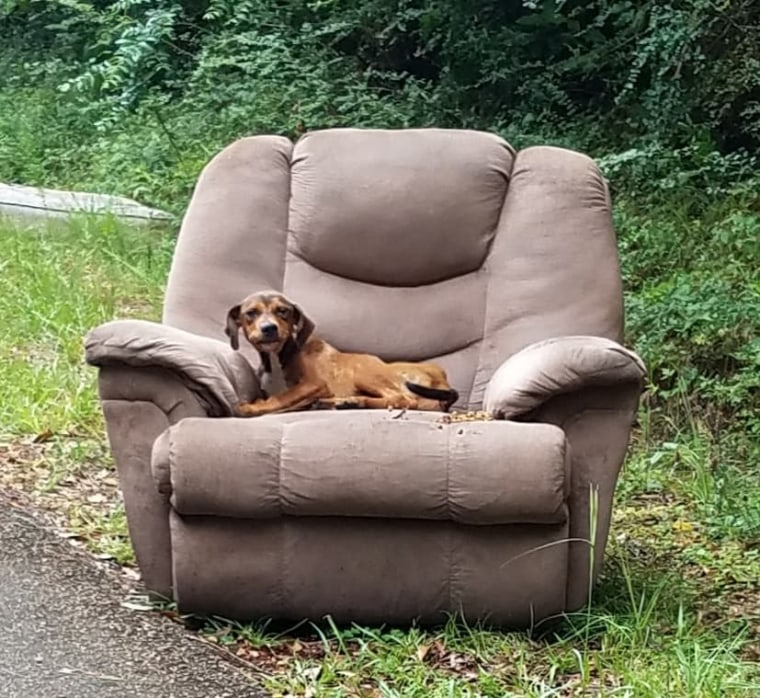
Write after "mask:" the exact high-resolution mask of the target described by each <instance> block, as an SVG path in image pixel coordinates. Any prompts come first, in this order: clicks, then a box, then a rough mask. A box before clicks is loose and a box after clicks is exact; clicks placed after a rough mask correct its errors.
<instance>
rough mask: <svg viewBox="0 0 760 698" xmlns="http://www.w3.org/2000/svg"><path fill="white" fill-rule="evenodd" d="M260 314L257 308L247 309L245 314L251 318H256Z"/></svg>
mask: <svg viewBox="0 0 760 698" xmlns="http://www.w3.org/2000/svg"><path fill="white" fill-rule="evenodd" d="M258 314H259V311H258V310H256V309H255V308H254V309H253V310H246V312H245V316H246V317H247V318H248V319H249V320H254V319H255V318H256V317H258Z"/></svg>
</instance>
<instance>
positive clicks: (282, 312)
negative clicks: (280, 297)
mask: <svg viewBox="0 0 760 698" xmlns="http://www.w3.org/2000/svg"><path fill="white" fill-rule="evenodd" d="M274 312H275V314H276V315H279V316H280V317H281V318H287V317H288V316H289V315H290V308H284V307H283V308H277V310H275V311H274Z"/></svg>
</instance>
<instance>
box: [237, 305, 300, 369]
mask: <svg viewBox="0 0 760 698" xmlns="http://www.w3.org/2000/svg"><path fill="white" fill-rule="evenodd" d="M241 328H242V330H243V333H244V334H245V337H246V339H247V340H248V341H249V342H250V343H251V344H252V345H253V347H254V348H255V349H256V351H258V352H259V354H261V356H262V359H263V357H264V356H268V355H269V354H279V353H280V352H282V351H283V349H285V348H286V347H288V348H289V349H290V350H291V351H292V350H293V349H294V350H295V351H298V350H299V349H300V348H301V347H302V346H303V345H304V344H305V342H306V340H307V339H308V338H309V336H310V335H311V333H312V332H313V331H314V323H313V322H312V321H311V320H309V318H307V317H306V315H304V313H303V311H302V310H301V309H300V308H299V307H298V306H297V305H296V304H295V303H293V301H291V300H289V299H288V298H286V297H285V296H284V295H282V294H281V293H277V292H275V291H262V292H260V293H254V294H252V295H250V296H248V297H247V298H246V299H245V300H244V301H242V302H241V303H239V304H238V305H235V306H233V307H232V308H230V310H229V312H228V313H227V326H226V328H225V332H226V333H227V336H228V337H229V338H230V345H231V346H232V348H233V349H238V348H239V343H238V332H239V331H240V329H241Z"/></svg>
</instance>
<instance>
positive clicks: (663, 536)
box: [0, 218, 760, 698]
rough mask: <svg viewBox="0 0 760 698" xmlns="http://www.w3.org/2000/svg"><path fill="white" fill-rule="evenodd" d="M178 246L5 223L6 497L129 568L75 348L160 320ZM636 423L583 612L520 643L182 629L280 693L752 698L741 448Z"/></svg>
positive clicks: (87, 228) (752, 616)
mask: <svg viewBox="0 0 760 698" xmlns="http://www.w3.org/2000/svg"><path fill="white" fill-rule="evenodd" d="M172 246H173V237H172V235H171V234H169V233H168V232H166V231H160V230H159V231H146V230H132V229H128V228H124V227H121V226H120V225H118V224H117V223H116V222H115V221H113V220H95V219H92V218H81V219H78V220H75V221H72V222H70V223H67V224H61V223H57V224H51V225H49V226H45V227H42V228H31V229H22V228H20V227H18V226H15V225H12V224H10V223H8V222H7V221H6V222H2V221H0V260H2V261H0V266H1V269H0V272H1V273H0V317H3V319H4V322H3V324H2V325H1V326H0V384H2V385H3V392H4V395H3V400H2V401H0V466H1V467H0V487H3V488H4V489H5V490H6V491H8V492H12V493H14V495H15V496H17V497H19V498H22V499H24V500H25V501H28V502H30V503H33V504H34V505H36V506H38V507H41V508H43V509H45V510H47V511H48V512H50V513H51V515H53V516H55V517H56V518H57V520H58V521H59V522H61V523H62V524H63V525H65V526H67V527H68V528H69V530H70V531H71V532H72V535H76V536H78V537H79V538H80V539H81V540H82V541H83V542H84V543H85V544H86V545H87V546H88V547H89V548H90V549H91V550H92V551H93V552H95V553H97V554H99V555H102V556H108V557H112V558H113V559H115V560H116V561H117V562H120V563H124V564H131V561H132V554H131V549H130V547H129V542H128V538H127V536H126V525H125V517H124V512H123V508H122V505H121V500H120V498H119V495H118V489H117V482H116V478H115V473H114V471H113V464H112V461H111V459H110V455H109V453H108V448H107V445H106V443H105V438H104V435H103V420H102V416H101V413H100V410H99V406H98V403H97V395H96V374H95V371H94V370H93V369H91V368H88V367H86V366H85V365H84V363H83V360H82V336H83V335H84V334H85V333H86V332H87V330H88V329H90V328H91V327H93V326H94V325H97V324H98V323H100V322H103V321H106V320H109V319H111V318H114V317H130V316H134V317H142V318H147V319H158V318H159V316H160V304H161V298H162V296H163V286H164V281H165V278H166V273H167V270H168V266H169V262H170V258H171V251H172ZM686 402H687V403H689V400H686ZM686 411H687V413H688V409H686ZM683 412H684V409H681V408H679V409H678V410H674V413H678V414H679V415H681V414H683ZM640 423H641V428H640V429H639V430H638V431H637V432H636V434H635V438H634V443H633V447H632V452H631V456H630V458H629V461H628V463H627V466H626V469H625V472H624V475H623V477H622V479H621V482H620V486H619V488H618V492H617V504H616V507H615V509H614V524H613V528H612V534H611V538H610V545H609V552H608V557H607V562H606V565H605V569H604V572H603V575H602V578H601V580H600V583H599V585H598V586H597V588H596V589H595V591H594V598H593V603H592V604H591V606H590V607H589V609H587V610H584V611H583V612H582V613H579V614H576V615H573V616H570V617H568V618H565V619H562V620H561V621H559V622H555V623H553V624H547V625H546V626H542V627H539V628H537V629H534V631H533V632H532V633H499V632H493V631H489V630H488V629H485V628H477V627H468V626H466V625H464V624H461V623H455V622H454V621H452V622H450V623H448V624H447V625H446V626H445V627H444V628H442V629H439V630H422V629H419V628H414V627H413V628H410V629H406V630H400V629H392V628H366V627H348V628H337V627H335V626H334V625H332V624H331V623H330V622H329V621H327V622H325V623H323V624H322V625H319V626H314V625H304V626H302V627H300V628H297V629H290V630H284V631H281V632H278V631H277V630H275V629H274V628H273V627H271V626H267V625H265V624H262V625H258V626H256V625H245V626H242V625H238V624H235V623H232V622H229V621H226V620H224V619H218V618H205V619H185V620H186V621H187V622H192V623H194V625H195V627H196V628H197V631H198V632H199V633H200V636H201V637H202V638H204V639H205V641H206V642H208V643H211V644H213V645H215V646H217V647H218V648H219V649H220V651H223V652H224V653H226V654H229V655H230V656H232V657H234V658H235V660H236V661H239V662H243V663H245V664H247V665H248V666H250V667H253V668H254V669H255V670H256V671H257V672H259V674H260V676H261V680H262V682H263V684H264V685H265V686H266V687H267V688H268V689H269V690H270V691H271V692H272V694H273V695H274V696H282V697H284V696H320V697H325V698H338V697H339V696H340V697H344V696H345V697H348V696H356V697H367V698H370V697H371V698H390V697H392V696H403V697H405V698H407V697H409V698H415V697H416V696H419V697H423V696H424V697H425V698H438V697H441V698H443V697H446V698H460V697H461V698H465V697H470V696H472V697H475V696H488V697H490V696H493V697H494V698H503V697H504V696H546V697H548V696H576V695H577V696H581V695H595V696H596V695H600V696H601V695H615V696H636V697H640V696H643V697H647V696H652V697H653V698H654V697H657V698H659V697H660V696H662V695H674V696H695V697H696V696H699V697H700V698H702V697H711V696H715V697H716V698H718V697H719V696H720V698H724V697H726V696H748V697H749V696H755V695H758V693H759V692H760V672H759V671H758V669H757V666H758V664H757V662H758V660H760V590H758V579H760V551H759V549H758V546H757V542H758V539H759V537H758V531H760V506H759V505H760V473H759V472H758V470H757V468H756V465H757V464H756V463H755V465H754V467H753V466H752V461H751V459H752V458H754V454H756V444H755V445H753V443H752V439H753V435H752V434H751V433H749V432H746V431H744V430H743V429H740V428H736V429H733V430H731V429H723V430H719V431H716V430H715V429H713V428H711V426H710V424H709V423H708V422H707V421H705V418H704V415H703V414H702V413H697V412H695V413H693V414H691V416H690V417H689V418H687V419H682V418H681V417H680V416H679V418H678V419H677V420H676V419H673V420H669V419H668V410H667V405H665V406H662V405H660V406H659V407H652V406H651V405H649V404H648V403H647V402H646V401H645V403H644V404H643V406H642V412H641V416H640ZM748 459H750V460H748Z"/></svg>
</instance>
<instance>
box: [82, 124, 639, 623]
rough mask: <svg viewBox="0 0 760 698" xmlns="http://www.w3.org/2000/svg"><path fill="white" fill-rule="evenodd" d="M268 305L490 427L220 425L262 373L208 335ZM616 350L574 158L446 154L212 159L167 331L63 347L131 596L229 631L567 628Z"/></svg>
mask: <svg viewBox="0 0 760 698" xmlns="http://www.w3.org/2000/svg"><path fill="white" fill-rule="evenodd" d="M264 288H274V289H279V290H282V291H283V292H284V293H286V294H287V295H288V296H289V297H291V298H293V299H294V300H295V301H296V302H297V303H299V305H300V306H301V307H302V308H303V309H304V311H305V312H306V313H307V314H308V315H309V316H310V317H311V318H312V320H314V321H315V323H316V327H317V329H316V332H317V334H319V335H321V336H322V337H324V338H325V339H326V340H327V341H329V342H330V343H332V344H334V345H335V346H337V347H338V348H340V349H342V350H345V351H356V352H368V353H374V354H378V355H379V356H381V357H383V358H385V359H389V360H391V359H404V360H434V361H436V362H438V363H439V364H440V365H442V366H443V367H444V368H445V369H446V370H447V373H448V375H449V379H450V382H451V383H452V385H453V386H454V387H456V388H457V390H458V391H459V392H460V402H459V403H458V404H457V405H456V406H455V408H454V409H457V408H458V409H467V410H479V409H484V410H486V411H488V412H489V413H491V415H493V416H494V417H495V419H493V421H468V422H460V421H449V420H446V419H445V417H444V416H443V415H441V414H437V413H421V412H419V413H418V412H406V413H400V412H386V411H363V410H345V411H334V412H329V411H328V412H325V411H304V412H295V413H288V414H279V415H267V416H264V417H258V418H252V419H241V418H236V417H234V416H232V415H233V410H234V407H235V405H236V403H237V402H239V401H241V400H243V401H247V400H250V399H253V398H255V397H256V396H257V395H258V394H259V390H260V388H259V385H258V379H257V375H256V370H255V369H256V366H257V362H258V358H257V356H256V353H255V352H254V351H253V350H252V349H251V348H250V347H247V346H246V347H241V351H240V352H235V351H233V350H232V349H231V348H230V346H229V345H228V344H227V342H226V338H225V335H224V323H225V317H226V313H227V310H228V308H229V307H230V306H232V305H234V304H235V303H237V302H239V300H240V299H241V298H243V297H244V296H246V295H247V294H248V293H250V292H252V291H256V290H259V289H264ZM622 333H623V305H622V292H621V280H620V272H619V267H618V258H617V248H616V241H615V235H614V231H613V226H612V220H611V212H610V198H609V193H608V188H607V185H606V183H605V181H604V179H603V178H602V176H601V175H600V173H599V171H598V169H597V167H596V166H595V164H594V163H593V161H592V160H590V159H589V158H588V157H586V156H584V155H581V154H579V153H576V152H573V151H569V150H564V149H559V148H554V147H533V148H527V149H525V150H522V151H520V152H515V150H514V149H513V148H512V147H511V146H510V145H509V144H507V143H506V142H505V141H503V140H502V139H500V138H498V137H496V136H494V135H491V134H487V133H481V132H475V131H458V130H443V129H420V130H403V131H392V130H389V131H383V130H359V129H335V130H327V131H317V132H313V133H309V134H307V135H305V136H303V137H302V138H301V139H300V140H298V141H297V142H296V143H295V144H293V143H291V142H290V141H289V140H287V139H286V138H281V137H269V136H256V137H250V138H244V139H242V140H239V141H237V142H235V143H233V144H232V145H230V146H229V147H227V148H226V149H225V150H223V151H222V152H221V153H220V154H218V155H217V156H216V157H215V158H214V159H213V160H212V161H211V162H210V163H209V165H208V166H207V167H206V168H205V170H204V172H203V174H202V175H201V177H200V179H199V181H198V184H197V187H196V190H195V193H194V195H193V197H192V201H191V203H190V206H189V208H188V211H187V214H186V216H185V218H184V222H183V224H182V228H181V231H180V235H179V239H178V242H177V248H176V252H175V255H174V260H173V264H172V269H171V273H170V276H169V281H168V288H167V291H166V301H165V308H164V315H163V322H162V323H161V324H159V323H150V322H142V321H114V322H110V323H106V324H105V325H102V326H100V327H98V328H96V329H94V330H93V331H92V332H90V334H89V335H88V336H87V338H86V357H87V361H88V362H89V363H91V364H93V365H96V366H99V367H100V372H99V388H100V396H101V400H102V406H103V410H104V413H105V418H106V423H107V429H108V435H109V439H110V443H111V447H112V449H113V453H114V456H115V459H116V464H117V468H118V473H119V478H120V482H121V487H122V491H123V494H124V501H125V506H126V513H127V518H128V523H129V531H130V535H131V540H132V543H133V546H134V549H135V553H136V556H137V561H138V563H139V566H140V569H141V571H142V575H143V579H144V582H145V585H146V586H147V587H148V588H149V589H150V590H152V591H155V592H157V593H161V594H163V595H165V596H169V597H172V598H174V599H175V600H176V601H177V602H178V605H179V607H180V609H181V610H183V611H187V612H190V611H192V612H201V613H216V614H220V615H224V616H228V617H235V618H254V617H275V618H283V619H294V618H297V619H300V618H303V617H308V618H312V619H318V618H320V617H322V616H324V615H325V614H330V615H331V616H332V617H333V618H334V619H335V620H336V621H338V622H341V621H357V622H365V623H380V622H389V623H408V622H410V621H412V620H415V619H416V620H418V621H420V622H423V623H437V622H439V621H443V620H445V618H446V615H447V614H448V613H457V614H462V615H463V616H464V617H465V618H467V619H469V620H485V621H488V622H491V623H494V624H497V625H501V626H510V627H519V626H526V625H528V624H530V623H534V622H536V621H538V620H540V619H542V618H546V617H549V616H552V615H554V614H558V613H562V612H566V611H573V610H575V609H578V608H579V607H581V606H582V605H583V604H584V603H585V602H586V601H587V599H588V595H589V590H590V585H591V583H592V582H593V579H594V578H595V576H596V575H597V574H598V572H599V569H600V567H601V564H602V559H603V553H604V547H605V542H606V539H607V534H608V528H609V522H610V513H611V507H612V497H613V490H614V487H615V483H616V480H617V476H618V472H619V469H620V467H621V464H622V462H623V459H624V454H625V451H626V448H627V443H628V439H629V432H630V429H631V425H632V422H633V420H634V417H635V414H636V409H637V404H638V399H639V395H640V392H641V389H642V383H643V378H644V375H645V369H644V366H643V364H642V362H641V360H640V359H639V358H638V357H637V356H636V354H634V353H633V352H631V351H629V350H627V349H625V348H623V347H622V346H621V345H620V344H619V342H620V341H621V338H622ZM592 534H593V536H594V537H593V540H592V539H591V535H592Z"/></svg>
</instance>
